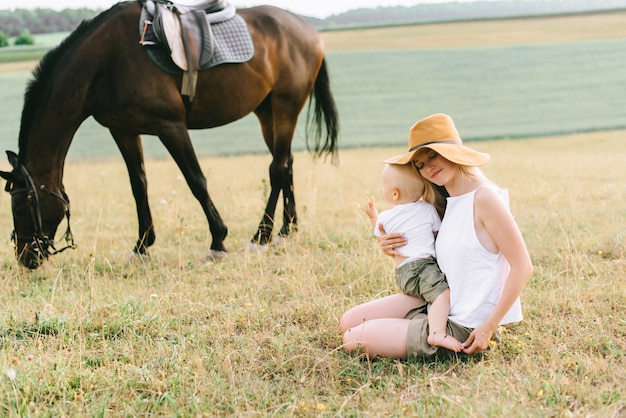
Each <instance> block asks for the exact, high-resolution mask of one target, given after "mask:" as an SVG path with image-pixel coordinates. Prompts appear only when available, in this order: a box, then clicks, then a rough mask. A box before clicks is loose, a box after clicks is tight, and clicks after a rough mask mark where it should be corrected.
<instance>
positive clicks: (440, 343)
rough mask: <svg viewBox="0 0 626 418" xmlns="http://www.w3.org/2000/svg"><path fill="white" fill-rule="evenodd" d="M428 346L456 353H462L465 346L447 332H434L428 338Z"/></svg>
mask: <svg viewBox="0 0 626 418" xmlns="http://www.w3.org/2000/svg"><path fill="white" fill-rule="evenodd" d="M427 341H428V344H430V345H434V346H437V347H441V348H445V349H448V350H450V351H454V352H455V353H458V352H460V351H461V350H462V349H463V345H462V344H461V343H460V342H459V340H457V339H456V338H454V337H453V336H451V335H448V334H446V333H445V332H433V333H432V334H430V335H429V336H428V340H427Z"/></svg>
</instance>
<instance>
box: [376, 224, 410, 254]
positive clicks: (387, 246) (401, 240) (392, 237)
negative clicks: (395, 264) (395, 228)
mask: <svg viewBox="0 0 626 418" xmlns="http://www.w3.org/2000/svg"><path fill="white" fill-rule="evenodd" d="M378 230H379V231H380V233H381V235H380V236H377V237H376V239H377V240H378V243H379V244H380V248H381V249H382V250H383V253H385V255H388V256H390V257H394V256H396V255H401V254H400V253H399V252H398V251H396V249H397V248H400V247H404V246H405V245H406V244H407V239H406V238H405V237H404V235H402V233H400V232H394V233H392V234H388V233H387V232H385V228H384V227H383V226H382V225H380V224H379V225H378Z"/></svg>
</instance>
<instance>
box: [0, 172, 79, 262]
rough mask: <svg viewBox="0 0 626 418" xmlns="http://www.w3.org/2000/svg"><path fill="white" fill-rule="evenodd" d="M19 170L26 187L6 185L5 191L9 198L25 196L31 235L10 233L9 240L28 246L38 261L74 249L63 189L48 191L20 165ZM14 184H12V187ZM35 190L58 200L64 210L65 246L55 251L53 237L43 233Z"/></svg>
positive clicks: (66, 198)
mask: <svg viewBox="0 0 626 418" xmlns="http://www.w3.org/2000/svg"><path fill="white" fill-rule="evenodd" d="M16 169H19V171H20V172H21V174H22V175H23V176H24V178H25V179H26V186H25V187H23V188H21V189H13V187H12V185H11V184H9V183H7V186H6V189H5V190H6V191H8V192H9V193H10V194H11V196H15V195H19V194H26V201H27V202H28V209H29V211H30V217H31V220H32V222H33V231H34V232H33V235H32V236H30V237H28V236H26V237H23V236H18V235H17V233H16V232H15V230H13V232H12V233H11V240H12V241H13V242H14V243H18V242H26V243H28V244H30V246H31V247H32V250H31V251H33V252H35V253H36V254H37V256H38V257H39V258H40V259H48V257H50V256H51V255H55V254H59V253H61V252H63V251H65V250H67V249H68V248H71V249H75V248H76V244H75V243H74V236H73V235H72V230H71V229H70V200H69V198H68V197H67V194H66V193H65V188H64V187H63V185H61V193H57V192H54V191H52V190H50V189H48V188H47V187H46V186H45V185H43V184H39V183H37V182H36V181H35V180H33V178H32V176H31V175H30V173H29V172H28V170H27V169H26V167H24V166H23V165H22V164H19V166H18V167H17V168H16ZM14 184H15V183H13V185H14ZM37 189H39V190H41V191H43V192H46V193H47V194H49V195H50V196H52V197H54V198H56V199H58V200H59V201H61V203H62V204H63V207H64V208H65V218H66V219H67V229H66V230H65V234H63V237H62V239H63V240H65V246H64V247H63V248H59V249H57V248H56V247H55V241H54V237H52V238H50V237H48V236H47V235H45V234H44V233H43V226H42V221H41V209H40V207H39V196H38V195H37ZM58 242H60V241H58Z"/></svg>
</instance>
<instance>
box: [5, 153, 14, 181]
mask: <svg viewBox="0 0 626 418" xmlns="http://www.w3.org/2000/svg"><path fill="white" fill-rule="evenodd" d="M7 157H8V158H9V164H11V167H13V168H15V167H17V154H16V153H14V152H13V151H9V150H7ZM3 178H4V177H3Z"/></svg>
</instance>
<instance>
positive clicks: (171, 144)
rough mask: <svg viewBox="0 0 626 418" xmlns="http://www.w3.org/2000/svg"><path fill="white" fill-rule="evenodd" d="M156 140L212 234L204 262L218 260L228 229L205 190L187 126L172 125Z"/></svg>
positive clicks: (223, 252)
mask: <svg viewBox="0 0 626 418" xmlns="http://www.w3.org/2000/svg"><path fill="white" fill-rule="evenodd" d="M159 139H161V142H162V143H163V145H165V147H166V148H167V150H168V151H169V153H170V155H171V156H172V158H174V161H176V164H177V165H178V168H179V169H180V171H181V172H182V173H183V176H184V177H185V180H186V181H187V185H189V189H190V190H191V193H193V195H194V196H195V197H196V199H198V202H200V205H201V206H202V210H204V214H205V215H206V217H207V221H208V222H209V229H210V231H211V235H212V237H213V241H212V242H211V251H210V253H209V255H208V257H207V261H218V260H221V259H223V258H224V257H226V248H225V247H224V239H225V238H226V235H227V234H228V229H227V228H226V225H224V221H223V220H222V217H221V216H220V214H219V213H218V211H217V209H216V207H215V205H214V204H213V201H212V200H211V197H210V196H209V192H208V191H207V184H206V177H205V176H204V174H203V173H202V169H201V168H200V164H199V163H198V158H197V157H196V153H195V151H194V149H193V145H192V144H191V140H190V139H189V134H188V133H187V130H186V128H183V127H179V128H178V129H176V128H173V129H172V130H171V131H170V132H167V133H166V132H161V133H160V134H159Z"/></svg>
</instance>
